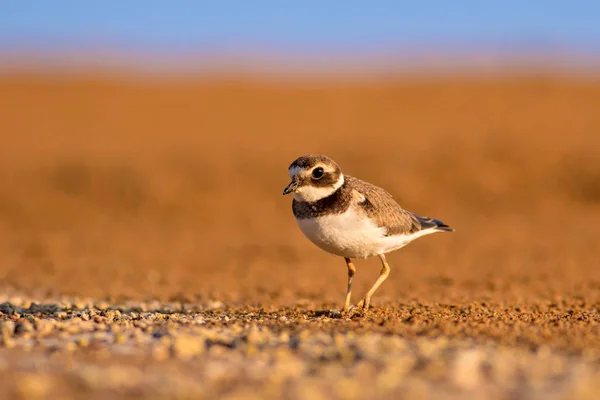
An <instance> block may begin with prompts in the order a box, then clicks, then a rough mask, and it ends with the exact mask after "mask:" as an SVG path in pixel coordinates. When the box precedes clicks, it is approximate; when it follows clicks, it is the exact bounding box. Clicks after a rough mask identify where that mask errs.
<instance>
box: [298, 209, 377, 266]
mask: <svg viewBox="0 0 600 400" xmlns="http://www.w3.org/2000/svg"><path fill="white" fill-rule="evenodd" d="M296 222H297V223H298V226H299V227H300V230H302V232H303V233H304V235H306V237H307V238H308V239H309V240H310V241H311V242H313V243H314V244H316V245H317V246H319V247H320V248H322V249H323V250H325V251H328V252H330V253H333V254H336V255H339V256H342V257H350V258H365V257H369V256H373V255H376V254H379V252H380V251H381V249H380V247H381V246H380V244H381V241H382V239H383V238H384V235H385V229H383V228H380V227H378V226H377V225H375V224H374V223H373V221H371V220H370V219H369V218H367V217H366V216H365V215H361V214H359V213H357V212H356V211H355V210H353V209H352V208H350V209H348V210H347V211H346V212H345V213H343V214H332V215H325V216H322V217H318V218H311V219H296Z"/></svg>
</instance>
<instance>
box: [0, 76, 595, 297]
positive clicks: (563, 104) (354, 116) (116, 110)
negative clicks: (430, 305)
mask: <svg viewBox="0 0 600 400" xmlns="http://www.w3.org/2000/svg"><path fill="white" fill-rule="evenodd" d="M171 78H172V77H171ZM171 78H170V77H168V76H162V77H156V78H153V79H150V78H148V77H141V78H140V77H138V76H135V74H131V73H129V74H128V73H122V74H118V73H114V72H113V73H108V72H106V73H103V72H98V71H92V72H89V71H88V72H86V71H78V72H75V73H70V74H52V73H47V74H44V73H27V72H21V73H11V74H4V75H2V76H0V93H1V96H0V142H1V143H2V145H1V146H0V175H1V176H0V281H1V282H2V285H3V286H6V287H9V288H13V289H16V290H17V291H23V292H26V293H37V294H48V295H51V294H74V295H79V296H85V297H96V298H98V297H105V296H113V297H115V298H135V299H149V298H160V299H176V298H178V299H188V300H194V299H206V298H219V299H222V300H228V301H233V302H239V303H246V304H248V303H252V302H261V303H263V304H279V305H292V304H296V303H297V302H299V301H300V302H301V301H303V300H307V299H308V300H316V301H319V302H323V303H324V304H325V303H327V304H331V305H334V304H336V303H339V302H340V301H341V300H342V299H343V295H344V290H345V281H346V268H345V265H344V262H343V260H342V259H340V258H336V257H333V256H330V255H328V254H325V253H323V252H322V251H321V250H319V249H317V248H316V247H314V246H313V245H312V244H311V243H309V242H308V241H307V240H306V239H305V238H304V237H303V236H302V234H301V232H300V231H299V230H298V228H297V227H296V224H295V222H294V220H293V216H292V213H291V205H290V203H291V199H290V198H287V197H283V196H282V195H281V192H282V189H283V187H284V186H285V185H286V184H287V182H288V177H287V166H288V165H289V164H290V163H291V162H292V161H293V160H294V159H295V158H296V157H298V156H300V155H303V154H306V153H315V152H317V153H325V154H328V155H329V156H331V157H332V158H334V159H335V160H337V161H338V163H339V164H340V165H341V166H342V169H343V171H344V172H346V173H348V174H351V175H354V176H358V177H360V178H362V179H365V180H368V181H370V182H373V183H375V184H377V185H381V186H383V187H385V188H387V189H388V190H389V191H390V192H391V193H392V194H393V195H394V196H395V197H396V198H397V199H398V201H399V202H400V204H401V205H403V206H404V207H405V208H408V209H410V210H412V211H415V212H417V213H420V214H424V215H428V216H433V217H436V218H440V219H442V220H443V221H444V222H446V223H448V224H450V225H451V226H453V227H455V229H456V233H454V234H452V235H435V236H432V237H427V238H425V239H421V240H419V241H417V242H415V243H413V244H411V245H410V246H408V247H406V248H404V249H403V250H401V251H399V252H397V253H394V254H393V255H391V256H390V258H389V261H390V263H391V266H392V273H391V275H390V279H389V280H388V281H387V282H386V284H385V285H383V287H382V288H381V291H380V292H378V295H377V296H376V297H375V298H374V305H375V306H379V305H382V304H393V303H397V302H403V301H407V300H409V299H415V298H416V299H419V300H422V301H454V302H470V301H474V300H485V299H493V300H495V301H500V302H503V301H511V299H512V300H517V299H518V300H525V301H528V300H529V301H533V300H534V299H536V298H537V299H540V298H543V299H550V298H556V297H557V296H558V297H560V296H571V295H577V296H582V297H584V298H585V300H586V302H588V303H589V302H595V301H597V300H598V298H599V297H600V296H599V294H600V290H599V289H600V269H599V268H598V226H600V160H599V158H598V157H599V155H600V135H599V134H598V131H599V130H600V112H599V111H598V110H600V83H599V81H598V79H597V77H596V76H576V75H574V76H569V75H560V74H554V75H553V74H544V73H541V74H540V73H539V72H537V71H516V72H514V73H509V74H477V73H476V72H473V73H470V74H462V75H447V76H444V75H439V76H436V75H423V76H419V75H414V74H413V75H410V76H403V75H401V74H397V75H393V74H392V75H386V76H373V77H362V78H360V79H354V80H352V79H347V78H343V79H335V78H332V77H331V76H329V77H326V78H319V77H314V76H313V77H310V78H304V79H293V78H290V77H287V78H285V77H284V78H277V79H269V78H268V77H265V76H262V77H256V76H255V77H252V76H248V75H243V74H240V75H239V76H236V75H221V76H220V75H202V74H199V75H196V76H188V77H187V78H185V79H184V78H181V77H179V78H178V79H171ZM378 272H379V266H378V264H377V261H376V260H375V261H373V260H369V261H359V262H358V275H357V278H356V284H355V285H356V289H355V290H354V292H355V293H356V296H360V294H361V293H362V292H363V291H364V290H366V289H367V288H368V287H369V286H370V284H371V283H372V281H374V279H375V278H376V276H377V274H378Z"/></svg>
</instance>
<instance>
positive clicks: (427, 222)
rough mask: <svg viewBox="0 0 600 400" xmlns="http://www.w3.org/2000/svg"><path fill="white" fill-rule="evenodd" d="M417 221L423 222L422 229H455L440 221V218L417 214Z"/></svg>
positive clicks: (451, 230)
mask: <svg viewBox="0 0 600 400" xmlns="http://www.w3.org/2000/svg"><path fill="white" fill-rule="evenodd" d="M415 217H416V219H417V221H419V223H420V224H421V229H434V230H435V231H438V232H454V229H452V228H450V227H449V226H448V225H446V224H445V223H443V222H442V221H440V220H439V219H434V218H428V217H422V216H420V215H415Z"/></svg>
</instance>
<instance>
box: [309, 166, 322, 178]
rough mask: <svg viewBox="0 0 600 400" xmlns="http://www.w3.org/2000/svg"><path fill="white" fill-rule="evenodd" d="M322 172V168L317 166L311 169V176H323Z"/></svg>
mask: <svg viewBox="0 0 600 400" xmlns="http://www.w3.org/2000/svg"><path fill="white" fill-rule="evenodd" d="M324 173H325V171H323V168H321V167H317V168H315V169H313V172H312V177H313V179H321V178H322V177H323V174H324Z"/></svg>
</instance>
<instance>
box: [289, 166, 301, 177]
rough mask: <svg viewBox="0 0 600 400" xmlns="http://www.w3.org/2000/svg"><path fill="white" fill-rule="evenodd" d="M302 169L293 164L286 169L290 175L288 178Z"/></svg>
mask: <svg viewBox="0 0 600 400" xmlns="http://www.w3.org/2000/svg"><path fill="white" fill-rule="evenodd" d="M302 170H303V169H302V168H300V167H299V166H297V165H294V166H293V167H290V169H288V174H289V175H290V178H291V177H293V176H296V175H298V174H299V173H300V172H301V171H302Z"/></svg>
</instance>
